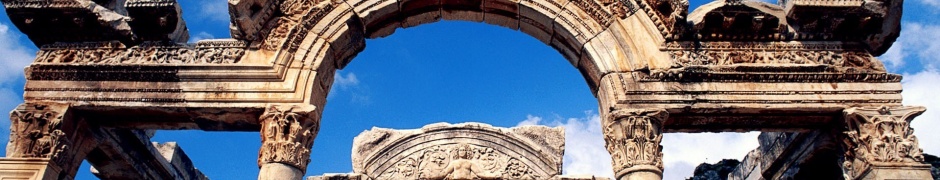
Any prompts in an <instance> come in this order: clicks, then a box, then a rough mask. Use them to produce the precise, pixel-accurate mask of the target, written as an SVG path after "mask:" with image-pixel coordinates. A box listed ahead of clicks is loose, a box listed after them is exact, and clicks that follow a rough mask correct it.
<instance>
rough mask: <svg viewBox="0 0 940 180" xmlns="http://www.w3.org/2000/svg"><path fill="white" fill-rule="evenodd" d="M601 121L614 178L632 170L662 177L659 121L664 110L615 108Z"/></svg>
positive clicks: (664, 115) (661, 130) (661, 128)
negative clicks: (614, 174)
mask: <svg viewBox="0 0 940 180" xmlns="http://www.w3.org/2000/svg"><path fill="white" fill-rule="evenodd" d="M609 116H610V117H606V121H605V122H604V124H603V125H604V127H603V131H604V140H605V141H606V142H607V151H609V152H610V155H611V158H612V159H613V162H612V163H613V168H614V172H615V173H616V175H617V178H618V179H620V178H622V177H623V176H626V175H628V174H632V173H634V172H648V173H653V174H657V175H659V176H660V178H661V176H662V171H663V163H662V159H663V155H662V146H660V145H659V143H660V142H661V141H662V137H663V136H662V132H663V122H664V121H665V120H666V118H667V117H668V116H669V113H668V112H666V111H664V110H648V109H640V110H633V109H631V110H618V111H614V112H611V113H610V115H609Z"/></svg>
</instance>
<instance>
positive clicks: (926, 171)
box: [855, 163, 933, 180]
mask: <svg viewBox="0 0 940 180" xmlns="http://www.w3.org/2000/svg"><path fill="white" fill-rule="evenodd" d="M855 179H856V180H883V179H933V177H932V176H931V175H930V165H929V164H919V163H896V164H895V163H876V164H872V166H870V167H869V168H868V170H867V171H865V172H863V173H862V174H861V175H860V176H858V177H856V178H855Z"/></svg>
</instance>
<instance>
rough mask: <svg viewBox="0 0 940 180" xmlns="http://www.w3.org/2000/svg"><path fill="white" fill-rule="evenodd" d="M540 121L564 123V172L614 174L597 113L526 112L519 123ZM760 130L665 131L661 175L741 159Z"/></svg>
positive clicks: (681, 175) (676, 175)
mask: <svg viewBox="0 0 940 180" xmlns="http://www.w3.org/2000/svg"><path fill="white" fill-rule="evenodd" d="M533 124H542V125H549V126H563V127H565V156H564V158H565V160H564V164H563V168H564V174H568V175H595V176H603V177H613V170H612V168H611V164H610V154H609V152H607V149H606V148H605V146H604V139H603V134H602V133H601V124H600V116H598V115H597V113H593V112H588V113H587V116H586V117H582V118H568V119H566V120H564V121H563V119H562V118H557V119H555V120H554V121H552V122H544V121H543V118H541V117H538V116H533V115H527V116H526V119H525V120H522V121H520V122H519V126H521V125H533ZM758 134H759V133H756V132H752V133H700V134H678V133H676V134H672V133H671V134H666V135H665V136H664V137H663V143H662V144H663V154H664V155H663V156H664V157H663V162H664V165H665V170H664V174H663V176H664V177H663V178H664V179H666V180H674V179H675V180H679V179H685V178H687V177H690V176H692V173H693V171H694V170H695V166H697V165H698V164H701V163H703V162H706V161H707V162H708V163H715V162H718V161H720V160H722V159H739V160H740V159H741V158H744V156H745V155H747V152H749V151H751V150H753V149H754V148H757V146H758V143H757V135H758Z"/></svg>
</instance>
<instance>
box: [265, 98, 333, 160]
mask: <svg viewBox="0 0 940 180" xmlns="http://www.w3.org/2000/svg"><path fill="white" fill-rule="evenodd" d="M320 112H321V111H320V110H319V108H317V107H316V106H313V105H270V106H269V107H268V108H267V109H266V110H265V112H264V114H262V115H261V118H260V121H261V150H260V151H259V152H258V166H259V167H261V166H262V165H264V164H267V163H283V164H287V165H291V166H294V167H296V168H298V169H300V170H301V171H303V170H305V169H307V164H309V163H310V148H311V146H313V140H314V138H316V136H317V132H318V131H319V130H320Z"/></svg>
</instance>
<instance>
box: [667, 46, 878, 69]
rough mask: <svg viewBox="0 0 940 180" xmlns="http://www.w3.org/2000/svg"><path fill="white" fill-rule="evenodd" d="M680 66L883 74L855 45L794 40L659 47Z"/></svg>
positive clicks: (866, 54)
mask: <svg viewBox="0 0 940 180" xmlns="http://www.w3.org/2000/svg"><path fill="white" fill-rule="evenodd" d="M662 49H663V51H666V52H667V53H668V54H669V55H670V57H672V58H673V59H674V60H675V62H676V63H678V65H679V66H683V67H685V66H708V65H712V66H725V65H765V66H766V65H771V66H782V65H828V66H831V67H833V69H834V70H835V71H841V72H875V73H884V72H885V69H884V65H883V64H882V63H881V61H878V59H875V57H872V56H871V54H868V53H866V52H863V50H861V49H860V48H859V46H858V45H843V44H839V43H794V42H774V43H757V42H729V41H725V42H698V43H693V42H669V43H666V45H665V46H664V47H663V48H662Z"/></svg>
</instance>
